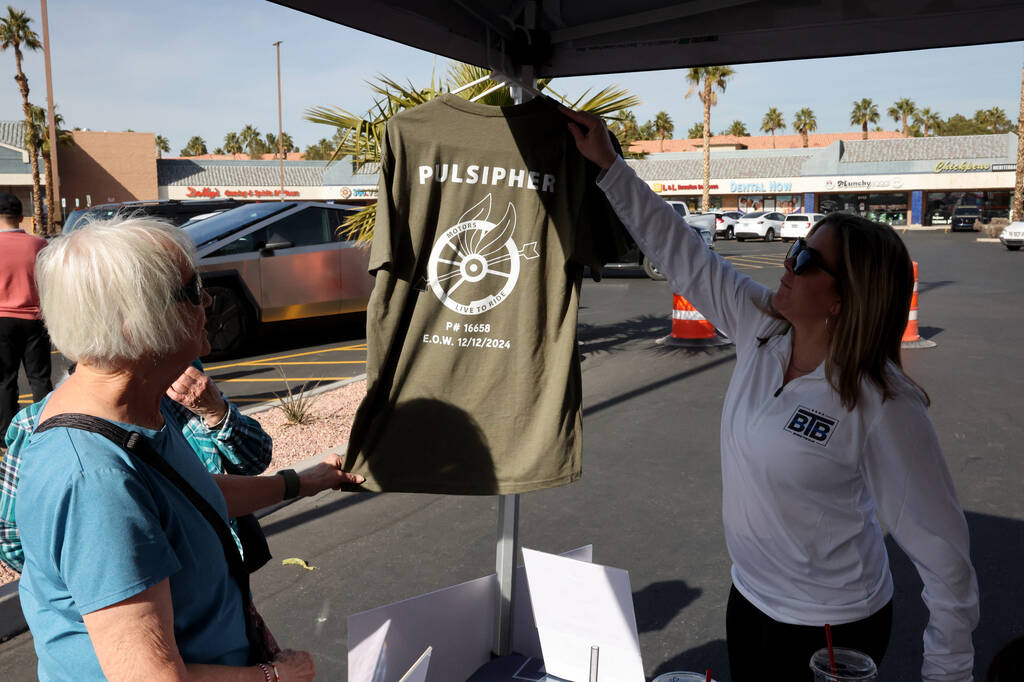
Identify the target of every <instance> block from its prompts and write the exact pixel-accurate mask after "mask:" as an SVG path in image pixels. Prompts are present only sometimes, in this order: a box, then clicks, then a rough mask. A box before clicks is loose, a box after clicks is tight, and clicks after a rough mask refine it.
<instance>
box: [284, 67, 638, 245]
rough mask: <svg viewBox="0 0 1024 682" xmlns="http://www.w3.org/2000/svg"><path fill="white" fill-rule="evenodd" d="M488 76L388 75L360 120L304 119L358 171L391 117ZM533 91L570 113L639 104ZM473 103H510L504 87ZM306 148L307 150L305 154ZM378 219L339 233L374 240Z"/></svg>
mask: <svg viewBox="0 0 1024 682" xmlns="http://www.w3.org/2000/svg"><path fill="white" fill-rule="evenodd" d="M489 74H490V71H489V70H486V69H482V68H480V67H478V66H473V65H471V64H463V63H462V62H452V63H451V65H449V67H448V73H447V75H446V77H445V78H443V79H438V80H435V79H434V77H433V76H432V77H431V79H430V84H429V85H428V86H426V87H423V88H417V87H415V86H414V85H413V84H412V83H410V84H409V85H408V86H402V85H399V84H398V83H397V82H395V81H394V80H392V79H390V78H388V77H386V76H379V77H378V78H377V80H376V81H375V82H371V83H370V88H371V89H372V90H373V92H374V93H375V95H376V99H375V100H374V102H373V105H372V106H371V107H370V110H369V111H368V112H367V113H366V114H365V115H364V116H356V115H353V114H351V113H349V112H347V111H345V110H344V109H340V108H338V107H326V106H319V107H312V108H310V109H307V110H306V113H305V116H304V118H305V119H306V120H307V121H311V122H313V123H322V124H324V125H328V126H330V127H331V128H334V129H335V132H334V137H333V140H332V141H331V142H330V143H329V144H328V149H330V150H331V153H330V160H331V161H333V160H334V159H336V158H338V157H341V156H351V157H352V161H353V163H354V164H355V166H356V168H359V167H362V166H363V165H365V164H367V163H379V162H380V143H381V141H382V140H383V137H384V128H385V127H386V126H387V122H388V120H389V119H390V118H391V117H392V116H394V115H395V114H398V113H399V112H402V111H405V110H407V109H412V108H414V107H417V106H419V105H421V104H424V103H425V102H429V101H430V100H432V99H434V98H435V97H439V96H441V95H443V94H445V93H448V92H451V91H452V90H456V89H459V88H460V87H461V86H464V85H467V84H469V83H472V82H473V81H475V80H478V79H483V78H484V77H485V76H487V75H489ZM495 85H498V83H496V82H495V81H490V80H482V81H481V82H480V83H478V84H477V85H474V86H472V87H467V88H465V89H464V90H460V91H459V93H458V96H459V97H462V98H464V99H471V98H473V97H476V96H478V95H480V94H482V93H483V92H484V91H486V90H489V89H491V88H493V87H494V86H495ZM537 89H538V90H540V91H542V92H546V93H548V94H550V95H553V96H554V97H555V98H556V99H558V100H560V101H561V102H562V103H563V104H564V105H565V106H567V107H569V108H571V109H579V110H581V111H589V112H591V113H593V114H597V115H598V116H603V117H605V118H611V117H612V116H613V115H617V114H620V113H621V112H623V111H625V110H626V109H628V108H629V107H634V106H638V105H640V104H641V102H640V99H639V98H637V97H635V96H634V95H631V94H629V93H628V92H627V91H625V90H621V89H619V88H615V87H612V86H609V87H606V88H603V89H601V90H600V91H598V92H597V93H595V94H593V95H591V94H590V90H586V91H585V92H584V93H583V94H582V95H580V96H579V97H577V98H576V99H575V100H571V99H569V98H568V97H566V96H564V95H561V94H559V93H558V92H556V91H555V90H554V89H553V88H552V87H551V86H550V80H548V79H538V80H537ZM476 101H477V102H480V103H482V104H487V105H490V106H506V105H510V104H513V99H512V94H511V93H510V92H509V88H508V87H502V88H499V89H497V90H495V91H494V92H492V93H490V94H488V95H485V96H484V97H481V98H479V99H477V100H476ZM323 142H326V140H321V143H323ZM321 143H317V145H315V147H319V146H320V144H321ZM310 149H311V148H309V147H307V152H309V151H310ZM307 158H308V157H307ZM376 217H377V205H376V204H370V205H368V206H366V207H365V208H363V209H362V210H360V211H358V212H357V213H355V214H353V215H352V216H351V217H350V218H349V219H348V220H346V221H345V222H344V223H343V224H342V226H341V228H340V231H341V233H342V234H343V235H344V236H345V237H346V238H348V239H355V240H357V241H359V242H362V243H367V242H369V241H371V240H372V239H373V224H374V222H375V220H376Z"/></svg>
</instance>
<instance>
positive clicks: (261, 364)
mask: <svg viewBox="0 0 1024 682" xmlns="http://www.w3.org/2000/svg"><path fill="white" fill-rule="evenodd" d="M364 363H365V361H363V360H323V361H321V362H264V361H262V360H261V361H259V362H253V363H252V364H253V366H254V367H277V366H280V365H289V366H291V365H362V364H364Z"/></svg>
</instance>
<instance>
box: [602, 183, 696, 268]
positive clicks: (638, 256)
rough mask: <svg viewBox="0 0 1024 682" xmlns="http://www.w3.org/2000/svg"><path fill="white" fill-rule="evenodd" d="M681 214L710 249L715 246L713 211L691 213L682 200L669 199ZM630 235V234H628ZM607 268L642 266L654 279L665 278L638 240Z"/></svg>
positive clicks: (670, 204) (631, 241) (669, 203)
mask: <svg viewBox="0 0 1024 682" xmlns="http://www.w3.org/2000/svg"><path fill="white" fill-rule="evenodd" d="M666 203H668V205H669V206H671V207H672V208H673V209H674V210H675V212H676V213H678V214H679V216H680V217H681V218H682V219H683V220H685V221H686V224H687V225H689V226H690V227H691V228H693V229H694V230H696V231H697V232H698V233H699V234H700V236H701V239H703V240H704V243H705V244H707V245H708V248H709V249H713V248H715V215H714V214H713V213H707V214H700V213H691V212H690V209H689V207H688V206H687V205H686V203H685V202H682V201H668V202H666ZM627 236H628V235H627ZM605 268H606V269H620V268H621V269H626V268H641V269H642V270H643V271H644V274H646V275H647V276H648V277H650V278H651V279H653V280H663V279H665V275H663V274H661V273H660V272H659V271H658V268H657V267H655V265H654V263H652V262H651V260H650V259H649V258H648V257H647V256H646V255H644V254H643V252H641V251H640V249H639V247H637V245H636V242H634V241H633V240H632V239H630V240H629V250H628V251H627V252H626V255H625V256H624V257H623V259H622V262H620V263H608V264H606V265H605Z"/></svg>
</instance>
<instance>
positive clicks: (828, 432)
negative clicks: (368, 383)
mask: <svg viewBox="0 0 1024 682" xmlns="http://www.w3.org/2000/svg"><path fill="white" fill-rule="evenodd" d="M838 424H839V420H838V419H836V418H835V417H829V416H828V415H826V414H823V413H821V412H818V411H817V410H812V409H811V408H809V407H804V406H803V405H800V406H799V407H797V408H796V412H794V413H793V416H792V417H790V419H789V423H788V424H786V430H787V431H789V432H790V433H793V434H796V435H797V436H800V437H801V438H803V439H804V440H809V441H810V442H812V443H817V444H818V445H821V446H825V445H828V441H829V439H830V438H832V434H833V433H835V430H836V426H837V425H838Z"/></svg>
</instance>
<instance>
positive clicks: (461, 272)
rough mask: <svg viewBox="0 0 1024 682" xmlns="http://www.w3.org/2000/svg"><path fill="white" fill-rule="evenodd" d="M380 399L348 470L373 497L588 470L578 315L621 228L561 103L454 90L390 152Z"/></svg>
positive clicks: (375, 351)
mask: <svg viewBox="0 0 1024 682" xmlns="http://www.w3.org/2000/svg"><path fill="white" fill-rule="evenodd" d="M381 156H382V161H381V171H380V184H379V191H378V201H377V223H376V227H375V229H374V239H373V246H372V249H371V255H370V273H371V274H372V275H373V276H374V277H375V285H374V288H373V293H372V294H371V296H370V302H369V306H368V311H367V321H366V333H367V346H368V348H367V361H366V376H367V395H366V398H365V400H364V401H363V403H362V405H361V406H360V407H359V410H358V412H357V414H356V418H355V422H354V424H353V428H352V436H351V438H350V441H349V450H348V456H347V459H346V468H348V469H349V470H351V471H354V472H357V473H360V474H363V475H364V476H366V478H367V482H366V484H365V486H364V487H365V488H367V489H369V490H383V491H401V492H430V493H449V494H493V493H499V494H508V493H518V492H525V491H529V490H537V489H540V488H548V487H552V486H557V485H561V484H564V483H568V482H570V481H573V480H575V479H576V478H578V477H579V476H580V474H581V457H580V453H581V415H580V403H581V386H580V362H579V353H578V351H577V348H576V312H577V306H578V300H579V290H580V282H581V275H582V271H583V266H584V265H596V264H599V263H601V262H602V261H607V260H611V259H612V258H614V257H615V255H616V251H618V250H619V249H620V246H619V244H620V240H619V238H618V234H619V233H618V229H619V228H621V225H620V224H618V222H617V220H616V219H615V218H614V214H613V213H612V212H611V208H610V207H609V206H608V204H607V200H606V199H605V198H604V196H603V194H602V193H601V192H600V191H599V190H598V189H597V187H596V186H595V184H594V177H595V176H596V173H597V169H596V167H594V166H593V165H591V164H589V163H587V162H586V161H585V159H584V158H583V157H582V156H581V155H580V154H579V152H578V151H577V150H576V146H575V144H574V143H573V140H572V137H571V135H570V134H569V132H568V129H567V125H566V119H565V118H564V117H563V116H562V115H561V114H559V113H558V111H557V109H555V107H554V106H553V105H552V104H551V103H550V102H548V101H545V100H542V99H535V100H532V101H530V102H527V103H525V104H522V105H518V106H514V107H492V106H487V105H482V104H477V103H473V102H469V101H466V100H463V99H461V98H459V97H455V96H452V95H444V96H442V97H440V98H438V99H435V100H432V101H430V102H428V103H426V104H423V105H421V106H418V107H416V108H415V109H411V110H409V111H406V112H403V113H402V114H400V115H397V116H395V117H394V118H392V119H391V121H390V122H389V123H388V126H387V132H386V137H385V140H384V142H383V145H382V155H381Z"/></svg>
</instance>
